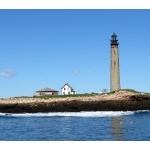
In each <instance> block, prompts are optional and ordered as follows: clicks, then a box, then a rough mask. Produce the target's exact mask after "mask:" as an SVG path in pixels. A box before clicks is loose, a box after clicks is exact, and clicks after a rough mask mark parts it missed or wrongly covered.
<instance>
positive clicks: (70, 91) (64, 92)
mask: <svg viewBox="0 0 150 150" xmlns="http://www.w3.org/2000/svg"><path fill="white" fill-rule="evenodd" d="M70 94H76V92H75V90H74V89H73V88H72V86H70V85H69V84H68V83H66V84H65V85H64V86H63V87H62V88H61V95H70Z"/></svg>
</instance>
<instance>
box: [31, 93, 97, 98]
mask: <svg viewBox="0 0 150 150" xmlns="http://www.w3.org/2000/svg"><path fill="white" fill-rule="evenodd" d="M93 95H95V94H87V93H86V94H70V95H42V96H33V98H41V99H49V98H67V97H89V96H93Z"/></svg>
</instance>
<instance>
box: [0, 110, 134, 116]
mask: <svg viewBox="0 0 150 150" xmlns="http://www.w3.org/2000/svg"><path fill="white" fill-rule="evenodd" d="M134 113H135V111H91V112H50V113H20V114H13V113H0V116H10V117H11V116H12V117H55V116H57V117H115V116H123V115H132V114H134Z"/></svg>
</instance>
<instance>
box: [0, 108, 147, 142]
mask: <svg viewBox="0 0 150 150" xmlns="http://www.w3.org/2000/svg"><path fill="white" fill-rule="evenodd" d="M149 140H150V111H146V110H145V111H135V112H134V111H127V112H121V111H118V112H113V111H112V112H105V111H104V112H101V111H97V112H77V113H74V112H66V113H35V114H30V113H24V114H5V113H0V141H149Z"/></svg>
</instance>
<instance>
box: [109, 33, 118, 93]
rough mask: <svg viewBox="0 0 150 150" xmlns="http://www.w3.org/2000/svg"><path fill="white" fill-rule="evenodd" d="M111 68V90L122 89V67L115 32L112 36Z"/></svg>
mask: <svg viewBox="0 0 150 150" xmlns="http://www.w3.org/2000/svg"><path fill="white" fill-rule="evenodd" d="M110 45H111V68H110V91H111V92H112V91H116V90H119V89H120V68H119V52H118V45H119V42H118V40H117V36H116V34H115V33H113V35H112V36H111V40H110Z"/></svg>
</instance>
